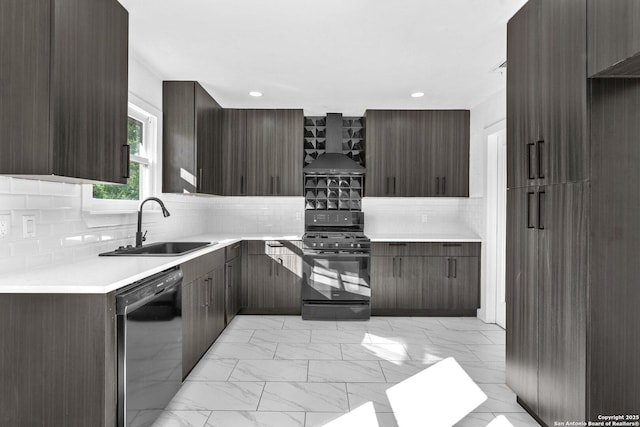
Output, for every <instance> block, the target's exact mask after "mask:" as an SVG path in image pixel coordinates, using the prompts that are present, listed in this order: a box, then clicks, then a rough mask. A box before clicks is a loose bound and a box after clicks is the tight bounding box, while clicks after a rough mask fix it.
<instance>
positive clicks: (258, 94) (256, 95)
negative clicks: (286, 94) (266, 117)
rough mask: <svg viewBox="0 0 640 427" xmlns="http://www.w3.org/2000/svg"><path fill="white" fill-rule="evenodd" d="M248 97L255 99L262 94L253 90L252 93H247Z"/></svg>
mask: <svg viewBox="0 0 640 427" xmlns="http://www.w3.org/2000/svg"><path fill="white" fill-rule="evenodd" d="M249 95H251V96H255V97H256V98H259V97H261V96H262V92H258V91H255V90H254V91H251V92H249Z"/></svg>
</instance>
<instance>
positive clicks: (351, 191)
mask: <svg viewBox="0 0 640 427" xmlns="http://www.w3.org/2000/svg"><path fill="white" fill-rule="evenodd" d="M363 179H364V177H363V176H362V175H308V176H306V177H305V180H304V194H305V205H306V206H305V208H306V209H307V210H347V211H359V210H361V208H362V190H363V188H362V184H363V181H362V180H363Z"/></svg>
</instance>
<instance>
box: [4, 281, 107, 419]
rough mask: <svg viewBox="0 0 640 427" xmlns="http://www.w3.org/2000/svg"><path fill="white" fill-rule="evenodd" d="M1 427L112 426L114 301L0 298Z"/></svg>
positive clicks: (28, 296) (27, 296)
mask: <svg viewBox="0 0 640 427" xmlns="http://www.w3.org/2000/svg"><path fill="white" fill-rule="evenodd" d="M0 323H1V324H2V328H0V349H2V350H0V378H1V380H0V396H1V398H0V425H2V426H16V427H29V426H65V427H66V426H69V427H83V426H96V427H113V426H114V425H116V395H117V390H116V369H117V367H116V365H117V362H116V355H117V352H116V331H115V327H116V314H115V296H114V293H110V294H106V295H104V294H102V295H93V294H84V295H75V294H0Z"/></svg>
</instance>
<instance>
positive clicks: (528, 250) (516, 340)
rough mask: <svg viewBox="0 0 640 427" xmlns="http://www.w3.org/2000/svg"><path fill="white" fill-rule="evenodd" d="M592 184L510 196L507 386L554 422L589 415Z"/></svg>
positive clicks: (522, 191) (545, 188)
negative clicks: (588, 293) (589, 218)
mask: <svg viewBox="0 0 640 427" xmlns="http://www.w3.org/2000/svg"><path fill="white" fill-rule="evenodd" d="M587 193H588V184H586V183H572V184H560V185H548V186H540V187H530V188H520V189H510V190H509V191H508V196H507V208H508V220H507V222H508V224H507V231H508V235H509V236H510V237H509V240H508V242H507V289H506V290H507V295H506V296H507V384H508V385H509V387H511V388H512V389H513V390H514V391H515V392H516V394H517V395H518V397H519V399H520V400H521V402H522V403H524V404H525V405H526V406H527V407H528V408H529V409H530V410H531V411H533V412H535V414H536V415H537V416H538V417H539V418H540V419H541V420H542V421H544V422H545V423H546V424H548V425H553V422H554V421H559V420H563V419H564V420H580V421H582V420H584V419H585V414H586V406H585V405H586V399H585V396H586V376H585V372H586V369H587V368H586V353H585V351H584V350H585V349H586V331H587V327H586V325H587V319H586V291H587V287H586V284H587V271H588V268H587V236H588V233H587V215H586V206H587V204H586V201H587Z"/></svg>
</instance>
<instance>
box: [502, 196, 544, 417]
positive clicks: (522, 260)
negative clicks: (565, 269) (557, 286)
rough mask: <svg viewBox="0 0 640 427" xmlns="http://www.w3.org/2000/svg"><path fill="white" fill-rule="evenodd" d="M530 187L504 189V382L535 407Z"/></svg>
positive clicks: (534, 245) (534, 248) (534, 241)
mask: <svg viewBox="0 0 640 427" xmlns="http://www.w3.org/2000/svg"><path fill="white" fill-rule="evenodd" d="M535 206H536V193H535V189H534V188H531V189H529V188H519V189H510V190H508V191H507V272H506V290H505V291H506V302H507V344H506V351H507V358H506V362H507V364H506V368H507V370H506V375H507V385H508V386H509V387H510V388H511V389H512V390H513V391H514V392H515V393H516V394H517V395H518V397H520V399H522V401H523V402H524V403H526V404H527V406H529V408H531V409H532V410H533V411H534V412H537V410H538V230H537V229H536V227H537V217H536V209H535Z"/></svg>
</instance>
